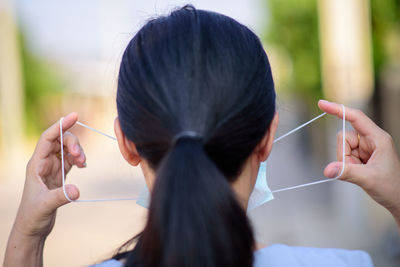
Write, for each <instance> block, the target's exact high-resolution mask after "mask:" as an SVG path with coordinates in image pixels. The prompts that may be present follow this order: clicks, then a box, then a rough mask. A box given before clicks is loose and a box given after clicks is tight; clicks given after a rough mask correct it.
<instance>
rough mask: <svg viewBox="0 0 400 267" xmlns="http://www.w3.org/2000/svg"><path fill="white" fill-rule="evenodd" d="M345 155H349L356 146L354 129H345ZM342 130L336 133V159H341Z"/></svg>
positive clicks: (356, 139)
mask: <svg viewBox="0 0 400 267" xmlns="http://www.w3.org/2000/svg"><path fill="white" fill-rule="evenodd" d="M345 136H346V139H345V153H344V154H345V155H346V156H348V155H351V154H352V151H353V150H354V149H356V148H357V147H358V135H357V133H356V132H354V131H346V135H345ZM342 144H343V132H338V134H337V135H336V158H337V160H338V161H342V159H343V145H342Z"/></svg>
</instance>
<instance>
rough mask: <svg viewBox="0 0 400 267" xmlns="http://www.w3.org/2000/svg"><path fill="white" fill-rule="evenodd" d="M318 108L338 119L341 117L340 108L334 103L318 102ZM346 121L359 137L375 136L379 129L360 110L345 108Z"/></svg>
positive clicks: (341, 110) (341, 111)
mask: <svg viewBox="0 0 400 267" xmlns="http://www.w3.org/2000/svg"><path fill="white" fill-rule="evenodd" d="M318 107H319V108H320V109H321V110H323V111H325V112H326V113H328V114H331V115H335V116H337V117H338V118H342V117H343V109H342V106H341V105H339V104H336V103H331V102H328V101H326V100H320V101H318ZM345 115H346V121H349V122H350V123H351V125H352V126H353V127H354V129H355V130H356V131H357V132H359V133H360V134H361V135H364V136H366V135H371V136H376V135H378V134H379V133H380V131H381V129H380V128H379V127H378V126H377V125H376V124H375V123H374V122H373V121H372V120H371V119H370V118H368V116H367V115H365V114H364V113H363V112H362V111H361V110H357V109H352V108H348V107H346V114H345Z"/></svg>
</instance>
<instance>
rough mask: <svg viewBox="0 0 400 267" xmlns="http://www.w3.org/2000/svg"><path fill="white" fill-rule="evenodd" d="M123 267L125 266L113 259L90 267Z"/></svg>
mask: <svg viewBox="0 0 400 267" xmlns="http://www.w3.org/2000/svg"><path fill="white" fill-rule="evenodd" d="M122 266H124V264H123V263H122V262H120V261H117V260H114V259H111V260H107V261H103V262H101V263H99V264H95V265H91V266H88V267H122Z"/></svg>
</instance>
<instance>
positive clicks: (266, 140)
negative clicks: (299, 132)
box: [255, 112, 279, 162]
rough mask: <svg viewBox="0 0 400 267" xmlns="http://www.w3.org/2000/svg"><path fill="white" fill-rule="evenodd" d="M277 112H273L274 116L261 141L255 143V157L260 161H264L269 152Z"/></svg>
mask: <svg viewBox="0 0 400 267" xmlns="http://www.w3.org/2000/svg"><path fill="white" fill-rule="evenodd" d="M278 123H279V114H278V112H275V115H274V118H273V119H272V121H271V124H270V126H269V129H268V131H267V132H266V133H265V135H264V137H263V139H262V140H261V142H260V143H259V144H258V145H257V148H256V150H255V153H257V155H256V156H257V159H258V160H259V161H260V162H262V161H265V160H266V159H267V158H268V156H269V153H271V150H272V145H273V143H274V137H275V132H276V129H277V128H278Z"/></svg>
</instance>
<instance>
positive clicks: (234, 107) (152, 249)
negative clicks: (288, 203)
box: [5, 6, 400, 267]
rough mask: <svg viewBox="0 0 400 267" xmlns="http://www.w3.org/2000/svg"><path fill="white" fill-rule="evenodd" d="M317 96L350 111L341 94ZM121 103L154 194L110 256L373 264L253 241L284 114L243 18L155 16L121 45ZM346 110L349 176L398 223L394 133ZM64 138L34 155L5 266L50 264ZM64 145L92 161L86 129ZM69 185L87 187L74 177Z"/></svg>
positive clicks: (74, 161)
mask: <svg viewBox="0 0 400 267" xmlns="http://www.w3.org/2000/svg"><path fill="white" fill-rule="evenodd" d="M319 106H320V108H321V109H322V110H324V111H326V112H328V113H330V114H334V115H337V116H339V117H341V116H342V115H341V112H342V111H341V108H340V107H339V106H338V105H337V104H333V103H329V102H326V101H320V102H319ZM117 108H118V118H116V120H115V133H116V136H117V139H118V145H119V148H120V151H121V153H122V155H123V156H124V158H125V159H126V161H127V162H128V163H129V164H131V165H134V166H137V165H138V164H140V165H141V168H142V170H143V173H144V176H145V178H146V183H147V185H148V187H149V188H150V190H151V192H152V194H151V203H150V207H149V214H148V219H147V223H146V226H145V228H144V230H143V232H142V233H141V234H140V235H138V236H137V237H135V238H134V239H133V241H135V242H136V246H135V248H134V249H133V251H129V252H127V253H122V254H119V255H117V257H116V259H119V260H120V261H117V260H110V261H108V262H107V263H104V264H109V266H122V265H125V266H144V267H150V266H151V267H152V266H238V267H239V266H240V267H243V266H264V265H265V266H300V264H302V265H301V266H318V265H320V266H322V265H323V266H371V262H370V259H369V257H368V256H367V255H366V253H363V252H358V251H345V250H333V249H314V248H290V247H285V246H270V247H266V248H262V249H261V247H262V246H260V245H256V244H255V241H254V237H253V232H252V229H251V225H250V223H249V221H248V219H247V217H246V213H245V210H246V207H247V203H248V199H249V196H250V193H251V191H252V189H253V187H254V184H255V180H256V177H257V172H258V168H259V164H260V162H262V161H264V160H266V159H267V157H268V155H269V153H270V151H271V148H272V143H273V139H274V134H275V130H276V127H277V124H278V115H277V113H276V112H275V91H274V84H273V79H272V75H271V70H270V66H269V62H268V58H267V56H266V54H265V52H264V50H263V47H262V45H261V43H260V41H259V39H258V38H257V37H256V36H255V35H254V34H253V33H252V32H251V31H250V30H249V29H247V28H246V27H245V26H243V25H241V24H239V23H238V22H236V21H234V20H233V19H231V18H228V17H226V16H223V15H220V14H217V13H212V12H207V11H202V10H196V9H194V8H193V7H190V6H186V7H184V8H182V9H180V10H177V11H174V12H172V13H171V14H170V15H169V16H166V17H160V18H157V19H154V20H151V21H149V22H148V23H147V24H146V25H145V26H144V27H143V28H142V29H141V30H140V31H139V32H138V33H137V34H136V35H135V36H134V38H133V39H132V41H131V42H130V43H129V44H128V47H127V48H126V50H125V53H124V55H123V58H122V63H121V67H120V73H119V80H118V92H117ZM346 119H347V120H349V121H350V122H351V123H352V125H353V126H354V128H355V129H356V131H355V132H351V133H349V134H347V135H346V142H347V147H346V155H347V157H346V162H349V164H346V169H345V171H344V174H343V176H342V178H341V179H343V180H346V181H349V182H353V183H355V184H358V185H359V186H361V187H362V188H363V189H364V190H365V191H366V192H367V193H368V194H370V196H371V197H372V198H374V199H375V200H376V201H378V202H379V203H380V204H382V205H383V206H384V207H386V208H387V209H388V210H389V211H391V212H392V214H393V216H394V217H395V218H396V220H397V222H398V223H399V225H400V199H399V198H397V195H398V194H399V192H400V163H399V159H398V157H397V155H396V153H395V149H394V146H393V142H391V139H390V136H389V135H388V134H386V133H385V132H384V131H383V130H381V129H380V128H378V127H377V126H376V125H375V124H374V123H373V122H372V121H370V120H369V119H368V118H367V117H366V116H365V115H364V114H362V113H361V112H359V111H356V110H352V109H347V115H346ZM76 121H77V115H76V114H75V113H72V114H69V115H68V116H66V117H65V118H64V120H63V125H62V128H63V130H64V131H67V130H68V129H69V128H70V127H72V126H73V125H74V123H75V122H76ZM58 138H59V124H58V123H56V124H54V125H53V126H52V127H50V128H49V129H48V130H47V131H45V132H44V133H43V135H42V136H41V138H40V140H39V142H38V145H37V147H36V149H35V152H34V154H33V156H32V158H31V160H30V161H29V163H28V166H27V173H26V183H25V188H24V193H23V197H22V200H21V204H20V208H19V211H18V214H17V217H16V220H15V224H14V227H13V229H12V232H11V235H10V239H9V243H8V247H7V251H6V257H5V266H36V265H37V266H41V265H42V255H43V254H42V253H43V247H44V241H45V239H46V237H47V235H48V234H49V233H50V232H51V229H52V227H53V225H54V221H55V213H56V209H57V208H58V207H60V206H62V205H64V204H66V203H68V201H67V199H66V198H65V196H64V194H63V192H62V188H60V186H61V178H60V176H61V175H60V160H59V158H58V157H57V153H58V152H59V150H60V149H59V143H58ZM64 146H65V148H66V149H65V150H66V151H67V152H68V157H67V159H68V160H67V162H66V163H67V164H66V171H68V170H69V169H70V168H71V167H72V166H73V165H76V166H77V167H84V166H85V160H86V159H85V155H84V153H83V150H82V148H81V147H80V145H79V142H78V140H77V138H76V137H75V136H73V135H72V134H70V133H68V132H65V137H64ZM340 149H341V146H340V145H339V146H338V160H339V161H340V160H342V159H341V158H340V156H341V155H342V154H341V150H340ZM340 169H341V163H340V162H334V163H331V164H330V165H329V166H327V168H326V169H325V175H326V176H328V177H334V176H336V174H337V172H339V171H340ZM66 190H67V193H68V196H69V197H70V198H71V199H77V198H78V197H79V191H78V189H77V188H76V187H74V186H73V185H68V186H67V188H66ZM257 249H259V250H258V251H256V252H255V250H257Z"/></svg>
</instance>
